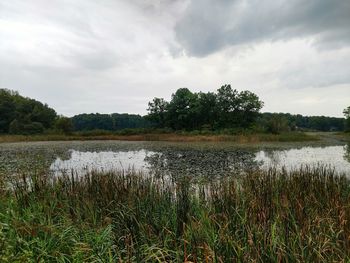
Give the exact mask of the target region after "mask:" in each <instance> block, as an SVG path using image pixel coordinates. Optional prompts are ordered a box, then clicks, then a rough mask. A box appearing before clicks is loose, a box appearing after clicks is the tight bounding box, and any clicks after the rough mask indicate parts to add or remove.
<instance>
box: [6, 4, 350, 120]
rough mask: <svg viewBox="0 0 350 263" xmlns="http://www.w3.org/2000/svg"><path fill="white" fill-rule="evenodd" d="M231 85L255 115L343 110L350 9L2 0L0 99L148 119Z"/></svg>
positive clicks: (347, 94) (348, 101)
mask: <svg viewBox="0 0 350 263" xmlns="http://www.w3.org/2000/svg"><path fill="white" fill-rule="evenodd" d="M224 84H231V86H232V88H235V89H237V90H239V91H241V90H250V91H252V92H254V93H256V94H257V95H258V96H259V97H260V99H261V100H263V101H264V102H265V106H264V108H263V109H262V111H263V112H290V113H293V114H303V115H326V116H334V117H341V116H342V111H343V109H345V108H346V107H348V106H350V0H308V1H305V0H99V1H96V0H50V1H47V0H26V1H23V0H11V1H9V0H0V88H6V89H11V90H17V91H19V92H20V94H22V95H24V96H28V97H31V98H35V99H37V100H40V101H42V102H45V103H47V104H48V105H49V106H51V107H53V108H54V109H55V110H56V111H57V112H58V113H59V114H62V115H66V116H73V115H75V114H79V113H95V112H100V113H113V112H118V113H125V112H127V113H136V114H141V115H144V114H146V113H147V104H148V102H149V101H151V100H152V99H153V98H154V97H162V98H165V99H166V100H170V98H171V94H172V93H174V92H175V91H176V90H177V89H178V88H183V87H187V88H189V89H190V90H191V91H194V92H198V91H203V92H207V91H216V90H217V89H218V88H220V86H222V85H224Z"/></svg>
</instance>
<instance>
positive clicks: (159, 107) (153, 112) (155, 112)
mask: <svg viewBox="0 0 350 263" xmlns="http://www.w3.org/2000/svg"><path fill="white" fill-rule="evenodd" d="M168 106H169V103H168V102H166V101H165V100H164V99H162V98H154V99H153V100H152V101H151V102H149V103H148V109H147V111H148V115H147V119H148V120H149V121H151V122H153V123H155V124H156V126H158V127H161V128H164V127H165V126H166V122H167V117H168V116H167V115H168Z"/></svg>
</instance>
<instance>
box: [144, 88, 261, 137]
mask: <svg viewBox="0 0 350 263" xmlns="http://www.w3.org/2000/svg"><path fill="white" fill-rule="evenodd" d="M262 106H263V102H261V101H260V100H259V98H258V96H256V95H255V94H254V93H252V92H250V91H242V92H238V91H237V90H233V89H232V88H231V86H230V85H224V86H222V87H221V88H220V89H218V91H217V93H212V92H208V93H203V92H199V93H192V92H191V91H190V90H189V89H187V88H181V89H178V90H177V91H176V92H175V93H174V94H173V95H172V98H171V101H170V102H166V101H165V100H164V99H160V98H155V99H154V100H153V101H152V102H150V103H149V108H148V112H149V114H148V116H147V118H148V119H149V120H151V121H152V122H154V123H155V124H156V125H157V127H169V128H172V129H174V130H200V129H203V128H204V129H222V128H250V127H251V126H252V124H253V123H254V122H255V120H256V118H257V117H258V113H259V111H260V109H261V108H262Z"/></svg>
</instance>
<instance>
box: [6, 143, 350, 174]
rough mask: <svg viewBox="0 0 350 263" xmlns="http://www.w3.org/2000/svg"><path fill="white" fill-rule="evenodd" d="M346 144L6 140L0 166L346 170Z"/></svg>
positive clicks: (349, 156) (349, 170) (16, 169)
mask: <svg viewBox="0 0 350 263" xmlns="http://www.w3.org/2000/svg"><path fill="white" fill-rule="evenodd" d="M281 145H283V144H281ZM349 149H350V147H349V146H347V145H334V146H324V147H320V146H300V145H295V146H293V145H288V146H278V145H274V146H273V147H271V146H270V147H263V146H259V147H258V146H257V147H251V146H250V147H245V146H237V145H236V144H233V143H167V142H124V141H89V142H29V143H7V144H1V145H0V172H4V173H6V174H9V173H12V174H13V173H16V174H18V173H23V172H33V173H38V172H50V173H52V174H54V175H56V176H59V175H62V174H63V173H74V174H76V175H84V174H86V173H88V172H90V171H92V170H96V171H105V172H107V171H113V170H129V169H134V170H142V171H144V172H147V173H151V174H156V175H157V174H164V175H170V176H172V177H174V178H176V177H179V176H193V177H197V176H198V177H206V178H214V177H221V176H229V175H234V174H239V173H242V172H244V171H245V170H247V169H269V168H270V167H275V168H276V169H281V168H282V167H284V168H285V169H287V170H293V169H298V168H300V166H301V165H304V166H305V165H309V166H317V165H326V166H330V167H332V168H334V169H335V170H336V172H337V173H345V174H346V175H348V176H350V153H349V152H350V150H349Z"/></svg>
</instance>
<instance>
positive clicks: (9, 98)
mask: <svg viewBox="0 0 350 263" xmlns="http://www.w3.org/2000/svg"><path fill="white" fill-rule="evenodd" d="M55 119H56V112H55V110H53V109H51V108H50V107H49V106H48V105H47V104H43V103H41V102H39V101H36V100H34V99H30V98H26V97H23V96H21V95H19V94H18V92H15V91H11V90H6V89H0V133H8V132H9V131H10V124H11V123H12V122H13V121H14V120H16V122H17V123H16V122H14V124H13V125H12V129H11V132H14V130H16V133H21V132H23V133H26V134H29V133H30V134H31V133H36V132H38V133H41V132H42V130H43V129H49V128H51V127H53V124H54V121H55ZM15 126H16V127H15ZM15 128H16V129H15ZM17 128H19V129H17Z"/></svg>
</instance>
